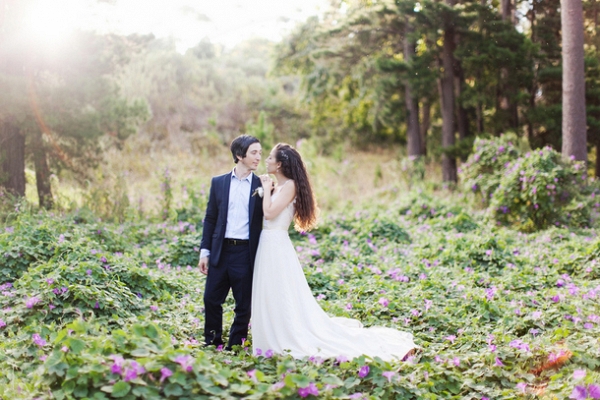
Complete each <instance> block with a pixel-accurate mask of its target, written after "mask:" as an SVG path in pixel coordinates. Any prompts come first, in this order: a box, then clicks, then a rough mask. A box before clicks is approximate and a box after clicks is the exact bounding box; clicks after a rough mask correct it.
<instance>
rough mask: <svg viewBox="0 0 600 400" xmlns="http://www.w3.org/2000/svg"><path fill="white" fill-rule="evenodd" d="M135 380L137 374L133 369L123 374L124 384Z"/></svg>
mask: <svg viewBox="0 0 600 400" xmlns="http://www.w3.org/2000/svg"><path fill="white" fill-rule="evenodd" d="M135 378H137V372H136V371H135V370H134V369H129V368H128V369H126V370H125V373H124V374H123V380H124V381H125V382H129V381H132V380H134V379H135Z"/></svg>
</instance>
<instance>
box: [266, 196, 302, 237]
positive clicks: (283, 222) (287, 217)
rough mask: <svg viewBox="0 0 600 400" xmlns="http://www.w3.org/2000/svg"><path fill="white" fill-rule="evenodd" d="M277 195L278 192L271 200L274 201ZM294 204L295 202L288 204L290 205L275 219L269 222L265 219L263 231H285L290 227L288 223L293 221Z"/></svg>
mask: <svg viewBox="0 0 600 400" xmlns="http://www.w3.org/2000/svg"><path fill="white" fill-rule="evenodd" d="M278 194H279V192H278V193H274V194H273V196H272V198H273V199H274V198H275V197H276V196H277V195H278ZM294 202H295V200H294V201H292V202H290V204H288V205H287V207H286V208H284V209H283V211H281V212H280V213H279V215H278V216H276V217H275V218H273V219H269V220H267V219H265V220H264V221H263V229H280V230H284V231H287V230H288V229H289V227H290V223H291V222H292V220H293V219H294Z"/></svg>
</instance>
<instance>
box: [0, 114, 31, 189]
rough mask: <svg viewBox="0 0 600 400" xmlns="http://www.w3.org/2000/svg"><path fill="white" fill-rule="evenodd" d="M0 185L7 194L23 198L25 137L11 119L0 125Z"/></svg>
mask: <svg viewBox="0 0 600 400" xmlns="http://www.w3.org/2000/svg"><path fill="white" fill-rule="evenodd" d="M0 166H1V173H0V185H2V186H4V187H5V188H6V190H7V191H8V192H9V193H12V194H13V195H16V196H21V197H23V196H25V136H24V135H22V134H21V132H20V130H19V128H18V127H17V125H16V124H15V123H14V121H13V120H12V118H7V119H6V120H5V121H2V122H1V124H0Z"/></svg>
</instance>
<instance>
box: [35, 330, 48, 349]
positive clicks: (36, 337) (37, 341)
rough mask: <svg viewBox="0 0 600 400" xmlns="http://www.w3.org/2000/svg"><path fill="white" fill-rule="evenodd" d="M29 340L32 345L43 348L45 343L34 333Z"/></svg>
mask: <svg viewBox="0 0 600 400" xmlns="http://www.w3.org/2000/svg"><path fill="white" fill-rule="evenodd" d="M31 340H33V343H35V344H36V345H38V346H40V347H43V346H45V345H46V341H45V340H44V339H42V337H41V336H40V335H39V334H37V333H34V334H33V335H31Z"/></svg>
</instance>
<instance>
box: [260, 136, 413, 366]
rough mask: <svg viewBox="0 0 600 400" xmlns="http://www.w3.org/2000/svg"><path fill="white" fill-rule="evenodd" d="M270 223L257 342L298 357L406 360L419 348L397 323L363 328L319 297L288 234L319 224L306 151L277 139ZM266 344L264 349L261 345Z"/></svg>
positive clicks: (265, 179)
mask: <svg viewBox="0 0 600 400" xmlns="http://www.w3.org/2000/svg"><path fill="white" fill-rule="evenodd" d="M266 164H267V175H263V176H261V178H260V179H261V183H262V186H263V187H264V188H271V187H272V184H273V181H272V180H271V178H270V177H269V175H268V174H273V175H274V176H275V178H276V179H277V186H276V187H275V189H274V190H273V193H271V190H264V197H263V211H264V218H265V221H264V226H263V230H262V233H261V237H260V241H259V245H258V250H257V254H256V260H255V264H254V277H253V286H252V323H251V328H252V338H253V340H252V346H253V351H254V353H255V354H258V353H260V351H262V352H266V351H269V350H270V351H272V352H274V353H279V354H285V353H289V354H291V355H292V356H293V357H294V358H304V357H307V356H308V357H311V356H316V357H322V358H330V357H338V356H343V357H347V358H348V359H352V358H354V357H358V356H361V355H363V354H364V355H367V356H371V357H380V358H381V359H383V360H386V361H389V360H394V359H398V360H401V359H402V358H404V357H405V356H406V355H407V354H409V353H410V352H411V350H413V349H414V348H415V344H414V342H413V338H412V335H411V334H410V333H406V332H401V331H398V330H395V329H392V328H385V327H371V328H363V327H362V324H361V323H360V322H359V321H357V320H353V319H348V318H335V317H334V318H332V317H329V316H328V315H327V314H326V313H325V312H324V311H323V310H322V309H321V307H320V306H319V304H318V303H317V301H316V299H315V298H314V297H313V295H312V292H311V290H310V287H309V286H308V282H307V281H306V277H305V276H304V272H303V270H302V267H301V265H300V262H299V260H298V256H297V255H296V252H295V250H294V246H293V244H292V242H291V240H290V238H289V235H288V228H289V225H290V223H291V222H292V220H293V219H294V220H295V228H296V229H297V230H299V231H308V230H310V229H311V228H313V227H314V226H315V224H316V204H315V200H314V197H313V192H312V188H311V186H310V182H309V180H308V174H307V172H306V167H305V166H304V163H303V161H302V158H301V157H300V154H299V153H298V152H297V151H296V150H295V149H294V148H293V147H292V146H290V145H288V144H281V143H280V144H278V145H276V146H275V147H274V148H273V150H272V151H271V153H270V154H269V157H268V158H267V160H266ZM259 350H260V351H259Z"/></svg>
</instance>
